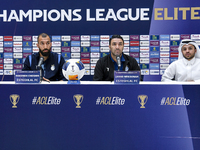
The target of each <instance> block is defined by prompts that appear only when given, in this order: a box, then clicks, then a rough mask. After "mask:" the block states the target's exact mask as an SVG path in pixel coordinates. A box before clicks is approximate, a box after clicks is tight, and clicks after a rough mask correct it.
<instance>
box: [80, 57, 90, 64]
mask: <svg viewBox="0 0 200 150" xmlns="http://www.w3.org/2000/svg"><path fill="white" fill-rule="evenodd" d="M81 62H82V63H83V64H89V63H90V59H89V58H81Z"/></svg>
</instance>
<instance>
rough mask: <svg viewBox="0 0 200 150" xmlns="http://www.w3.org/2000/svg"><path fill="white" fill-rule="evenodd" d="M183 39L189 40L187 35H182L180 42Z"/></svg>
mask: <svg viewBox="0 0 200 150" xmlns="http://www.w3.org/2000/svg"><path fill="white" fill-rule="evenodd" d="M183 39H190V35H189V34H182V35H181V40H183Z"/></svg>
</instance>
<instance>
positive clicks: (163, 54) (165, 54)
mask: <svg viewBox="0 0 200 150" xmlns="http://www.w3.org/2000/svg"><path fill="white" fill-rule="evenodd" d="M160 57H169V53H160Z"/></svg>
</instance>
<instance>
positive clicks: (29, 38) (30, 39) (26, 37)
mask: <svg viewBox="0 0 200 150" xmlns="http://www.w3.org/2000/svg"><path fill="white" fill-rule="evenodd" d="M23 41H32V37H31V36H23Z"/></svg>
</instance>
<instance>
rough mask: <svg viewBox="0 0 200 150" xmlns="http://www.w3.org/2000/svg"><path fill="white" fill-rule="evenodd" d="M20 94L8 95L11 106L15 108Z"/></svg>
mask: <svg viewBox="0 0 200 150" xmlns="http://www.w3.org/2000/svg"><path fill="white" fill-rule="evenodd" d="M19 99H20V96H19V95H17V94H12V95H10V102H11V103H12V104H13V106H12V108H17V106H16V105H17V103H18V102H19Z"/></svg>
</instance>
